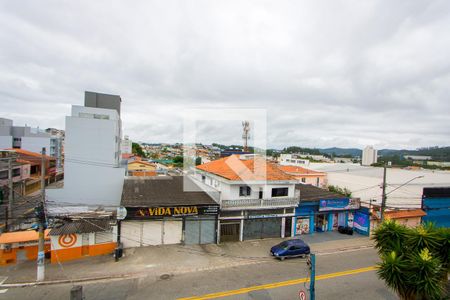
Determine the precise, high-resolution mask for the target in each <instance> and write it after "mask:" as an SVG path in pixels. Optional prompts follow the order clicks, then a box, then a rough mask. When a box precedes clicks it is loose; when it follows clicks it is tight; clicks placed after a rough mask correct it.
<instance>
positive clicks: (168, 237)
mask: <svg viewBox="0 0 450 300" xmlns="http://www.w3.org/2000/svg"><path fill="white" fill-rule="evenodd" d="M163 226H164V227H163V229H164V234H163V241H164V244H165V245H167V244H179V243H181V238H182V233H183V221H181V220H180V221H164V224H163Z"/></svg>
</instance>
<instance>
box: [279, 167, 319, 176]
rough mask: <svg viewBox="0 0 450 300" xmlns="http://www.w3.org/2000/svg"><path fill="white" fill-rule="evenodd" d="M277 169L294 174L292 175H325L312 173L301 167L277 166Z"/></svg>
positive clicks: (316, 172)
mask: <svg viewBox="0 0 450 300" xmlns="http://www.w3.org/2000/svg"><path fill="white" fill-rule="evenodd" d="M279 168H280V169H281V170H282V171H283V172H286V173H289V174H294V175H299V174H302V175H313V174H314V175H325V174H326V173H324V172H319V171H314V170H310V169H306V168H302V167H296V166H279Z"/></svg>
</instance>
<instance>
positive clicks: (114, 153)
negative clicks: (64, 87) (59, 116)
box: [64, 107, 121, 166]
mask: <svg viewBox="0 0 450 300" xmlns="http://www.w3.org/2000/svg"><path fill="white" fill-rule="evenodd" d="M79 108H80V107H74V108H73V109H72V115H73V116H70V117H66V138H65V145H64V151H65V160H66V161H70V160H74V161H75V160H76V161H83V162H86V163H95V164H99V165H109V166H117V165H118V164H119V156H120V139H121V136H120V133H121V132H120V122H119V120H118V115H117V112H115V111H113V110H106V109H92V108H91V109H79ZM80 113H87V114H98V115H107V116H108V117H109V118H110V119H109V120H106V119H94V118H87V117H81V118H80V117H78V115H79V114H80Z"/></svg>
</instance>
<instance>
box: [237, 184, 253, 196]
mask: <svg viewBox="0 0 450 300" xmlns="http://www.w3.org/2000/svg"><path fill="white" fill-rule="evenodd" d="M251 194H252V189H251V188H250V187H249V186H240V187H239V196H241V197H245V196H250V195H251Z"/></svg>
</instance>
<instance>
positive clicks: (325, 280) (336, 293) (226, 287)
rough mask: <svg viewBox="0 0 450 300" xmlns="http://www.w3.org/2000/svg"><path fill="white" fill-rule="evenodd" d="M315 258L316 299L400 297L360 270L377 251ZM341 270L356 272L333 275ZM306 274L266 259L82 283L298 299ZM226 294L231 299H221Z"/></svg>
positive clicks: (107, 290) (100, 294)
mask: <svg viewBox="0 0 450 300" xmlns="http://www.w3.org/2000/svg"><path fill="white" fill-rule="evenodd" d="M316 259H317V275H318V278H322V279H320V280H317V283H316V299H318V300H320V299H352V298H354V299H358V298H359V299H364V300H371V299H388V300H389V299H397V298H396V297H395V295H394V294H393V293H391V292H390V291H388V290H387V289H386V288H385V286H384V284H383V282H381V281H380V280H378V279H377V277H376V274H375V271H373V270H370V269H363V270H361V268H366V267H370V266H373V265H374V264H375V263H376V262H377V255H376V252H375V251H374V250H373V249H365V250H358V251H353V252H344V253H333V254H327V255H320V256H317V258H316ZM352 270H356V271H352ZM358 270H359V271H358ZM341 271H349V272H347V273H354V272H357V273H356V274H348V275H342V273H340V274H335V273H336V272H341ZM324 274H332V275H331V276H329V275H325V276H324ZM158 275H159V274H158ZM307 276H308V267H307V266H306V263H305V260H303V259H290V260H285V261H283V262H280V261H278V260H274V259H271V258H268V259H266V260H264V262H262V263H260V264H254V265H247V266H242V267H232V268H228V269H221V270H215V271H207V272H196V273H188V274H183V275H177V276H169V277H168V278H166V279H161V278H159V277H156V276H155V275H152V274H149V275H148V276H146V277H143V278H134V279H124V280H113V281H111V280H110V281H102V282H92V283H84V284H83V287H84V291H85V296H86V299H180V298H191V297H192V299H230V300H232V299H233V300H234V299H252V300H253V299H255V300H274V299H298V293H299V290H300V289H303V290H305V291H306V287H307V286H308V285H307V284H306V283H304V282H303V281H304V280H302V278H306V277H307ZM334 276H335V277H334ZM296 279H299V280H296ZM292 280H296V281H295V282H292ZM268 284H271V285H268ZM261 285H264V286H263V288H261V287H258V286H261ZM70 288H71V285H68V284H63V285H52V286H38V287H27V288H10V289H8V290H7V291H4V292H3V293H2V291H1V290H0V299H15V300H16V299H17V300H18V299H48V300H52V299H69V291H70ZM243 288H247V289H245V290H243ZM223 292H226V293H223ZM205 295H210V296H206V297H205ZM223 295H227V296H226V297H221V296H223Z"/></svg>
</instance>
